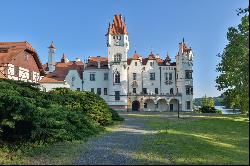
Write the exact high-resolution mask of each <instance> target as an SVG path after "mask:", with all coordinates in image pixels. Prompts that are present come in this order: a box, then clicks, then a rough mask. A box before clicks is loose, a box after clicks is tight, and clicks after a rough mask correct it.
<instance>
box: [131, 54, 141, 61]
mask: <svg viewBox="0 0 250 166" xmlns="http://www.w3.org/2000/svg"><path fill="white" fill-rule="evenodd" d="M132 59H134V60H139V59H140V55H138V54H137V53H135V54H134V55H133V57H132Z"/></svg>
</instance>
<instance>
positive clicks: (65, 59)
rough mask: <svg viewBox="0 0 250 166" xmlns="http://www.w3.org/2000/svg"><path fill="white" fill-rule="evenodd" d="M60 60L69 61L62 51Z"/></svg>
mask: <svg viewBox="0 0 250 166" xmlns="http://www.w3.org/2000/svg"><path fill="white" fill-rule="evenodd" d="M61 62H62V63H67V62H69V59H68V58H67V56H66V55H65V54H64V53H63V55H62V58H61Z"/></svg>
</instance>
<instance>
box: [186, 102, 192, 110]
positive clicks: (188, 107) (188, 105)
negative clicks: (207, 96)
mask: <svg viewBox="0 0 250 166" xmlns="http://www.w3.org/2000/svg"><path fill="white" fill-rule="evenodd" d="M186 103H187V109H188V110H190V108H191V106H190V105H191V102H190V101H186Z"/></svg>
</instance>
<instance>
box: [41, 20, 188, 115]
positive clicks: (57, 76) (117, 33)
mask: <svg viewBox="0 0 250 166" xmlns="http://www.w3.org/2000/svg"><path fill="white" fill-rule="evenodd" d="M106 38H107V43H106V44H107V48H108V53H107V57H100V56H97V57H89V58H88V60H87V61H86V62H85V63H83V62H82V61H80V60H76V61H69V60H68V59H67V57H66V56H65V55H63V56H62V59H61V62H55V61H54V57H55V46H54V45H53V43H52V44H51V45H50V47H49V54H48V55H49V56H48V63H47V64H46V65H45V66H44V67H45V70H46V72H47V75H46V76H45V77H44V78H43V79H42V80H41V81H40V84H41V85H42V86H43V88H44V90H46V91H49V90H51V89H52V88H55V87H68V88H71V89H74V90H85V91H91V92H94V93H97V94H98V95H100V96H101V97H103V99H104V100H105V101H106V102H107V104H108V105H109V106H110V107H112V108H114V109H116V110H136V111H177V110H178V109H179V110H181V111H192V100H193V78H192V72H193V70H192V66H193V53H192V50H191V48H188V47H187V44H186V43H185V42H184V39H183V41H182V42H180V43H179V51H178V53H177V55H176V56H175V60H176V62H171V59H170V56H169V55H166V57H164V58H163V59H161V58H160V56H159V55H154V54H153V53H152V52H151V53H150V54H149V55H148V56H147V57H146V58H144V57H142V56H141V55H139V54H138V53H136V52H135V53H134V55H132V56H131V58H129V57H128V50H129V35H128V32H127V28H126V24H125V20H123V19H122V16H121V15H115V16H114V20H113V23H112V24H109V27H108V31H107V34H106Z"/></svg>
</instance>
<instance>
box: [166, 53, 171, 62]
mask: <svg viewBox="0 0 250 166" xmlns="http://www.w3.org/2000/svg"><path fill="white" fill-rule="evenodd" d="M170 61H171V58H170V56H169V54H168V52H167V57H166V62H170Z"/></svg>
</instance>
